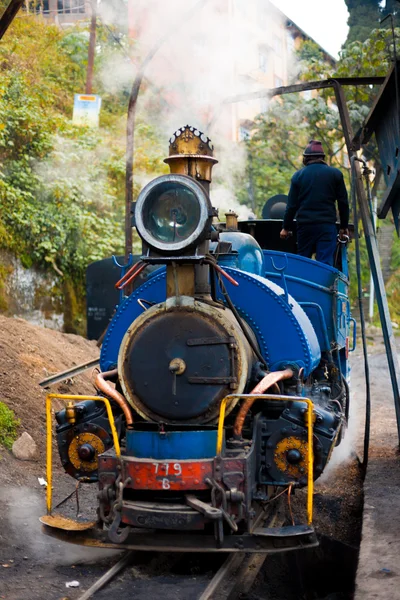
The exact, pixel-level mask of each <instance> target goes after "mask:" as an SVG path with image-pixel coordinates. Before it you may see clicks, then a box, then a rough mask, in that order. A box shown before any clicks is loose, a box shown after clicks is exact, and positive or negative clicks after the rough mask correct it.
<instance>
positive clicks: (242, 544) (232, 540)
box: [43, 526, 318, 554]
mask: <svg viewBox="0 0 400 600" xmlns="http://www.w3.org/2000/svg"><path fill="white" fill-rule="evenodd" d="M43 533H45V534H46V535H49V536H51V537H54V538H56V539H58V540H60V541H63V542H69V543H72V544H78V545H81V546H88V547H92V548H111V549H121V550H143V551H159V552H177V551H178V552H179V551H183V552H263V553H264V552H265V553H267V554H275V553H280V552H288V551H290V550H305V549H307V548H314V547H316V546H318V541H317V537H316V535H315V532H314V530H313V529H312V528H311V529H310V531H309V532H308V533H306V534H305V535H303V536H302V535H295V536H293V537H283V538H281V537H276V536H269V537H268V536H255V535H248V534H244V535H229V536H225V538H224V540H223V543H222V546H221V547H220V548H217V547H216V543H215V539H214V537H213V536H210V535H203V534H198V533H186V532H182V531H179V532H176V533H170V532H168V533H166V532H162V531H157V534H155V530H152V531H145V530H143V529H142V530H140V529H132V530H131V532H130V535H129V536H128V539H127V540H126V542H125V543H119V544H115V543H112V542H110V541H109V539H108V533H107V531H102V530H99V529H91V530H89V531H86V532H72V531H63V530H62V529H54V528H52V527H46V526H45V527H44V528H43Z"/></svg>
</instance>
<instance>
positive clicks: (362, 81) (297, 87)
mask: <svg viewBox="0 0 400 600" xmlns="http://www.w3.org/2000/svg"><path fill="white" fill-rule="evenodd" d="M384 81H385V77H335V78H334V79H333V78H332V79H322V80H321V81H307V82H305V83H296V84H294V85H287V86H281V87H277V88H270V89H268V88H264V89H262V90H259V91H257V92H249V93H246V94H238V95H236V96H230V97H229V98H226V99H225V100H224V104H233V103H235V102H243V101H248V100H256V99H257V98H273V97H274V96H283V95H284V94H296V93H299V92H307V91H309V90H324V89H327V88H331V87H334V86H335V84H339V85H341V86H342V85H355V86H357V85H368V86H369V85H381V84H382V83H383V82H384Z"/></svg>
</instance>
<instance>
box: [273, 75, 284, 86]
mask: <svg viewBox="0 0 400 600" xmlns="http://www.w3.org/2000/svg"><path fill="white" fill-rule="evenodd" d="M274 85H275V87H276V88H277V87H282V85H283V81H282V79H281V78H280V77H278V75H275V78H274Z"/></svg>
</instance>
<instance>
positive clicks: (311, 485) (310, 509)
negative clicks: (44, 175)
mask: <svg viewBox="0 0 400 600" xmlns="http://www.w3.org/2000/svg"><path fill="white" fill-rule="evenodd" d="M237 398H239V399H240V398H243V399H247V398H256V399H257V400H278V401H281V402H304V404H307V433H308V435H307V443H308V453H307V454H308V457H307V458H308V460H307V463H308V470H307V522H308V524H309V525H311V523H312V518H313V495H314V477H313V475H314V452H313V408H314V405H313V403H312V401H311V400H310V398H303V396H278V395H276V394H230V395H229V396H225V398H224V399H223V400H222V402H221V406H220V409H219V421H218V434H217V456H220V455H221V452H222V442H223V437H224V421H225V409H226V404H227V402H229V401H230V400H235V399H237Z"/></svg>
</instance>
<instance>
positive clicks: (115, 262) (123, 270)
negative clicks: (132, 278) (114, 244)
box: [112, 253, 133, 304]
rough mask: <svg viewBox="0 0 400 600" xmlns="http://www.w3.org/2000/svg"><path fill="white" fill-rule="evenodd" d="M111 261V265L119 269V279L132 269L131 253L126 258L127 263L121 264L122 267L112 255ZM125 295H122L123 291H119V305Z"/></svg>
mask: <svg viewBox="0 0 400 600" xmlns="http://www.w3.org/2000/svg"><path fill="white" fill-rule="evenodd" d="M112 260H113V263H114V265H115V266H116V267H118V268H119V269H121V273H120V279H121V278H122V277H123V276H124V275H125V273H126V272H127V270H128V269H129V268H130V267H132V265H133V256H132V254H131V253H129V257H128V262H127V263H123V264H122V265H121V264H120V263H119V262H118V260H117V257H116V256H115V255H114V254H113V255H112ZM124 297H125V295H124V290H120V291H119V304H121V302H122V301H123V299H124Z"/></svg>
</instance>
